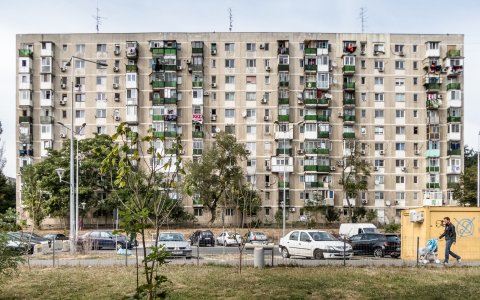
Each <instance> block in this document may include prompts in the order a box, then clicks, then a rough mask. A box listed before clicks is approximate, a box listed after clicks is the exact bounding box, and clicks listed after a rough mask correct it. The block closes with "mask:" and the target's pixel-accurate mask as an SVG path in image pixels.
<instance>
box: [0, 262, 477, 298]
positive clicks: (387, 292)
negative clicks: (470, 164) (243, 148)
mask: <svg viewBox="0 0 480 300" xmlns="http://www.w3.org/2000/svg"><path fill="white" fill-rule="evenodd" d="M164 273H165V275H167V277H168V278H169V280H170V281H171V282H170V285H169V286H170V296H169V297H170V299H250V300H251V299H372V298H373V299H478V291H479V288H478V283H479V282H480V268H468V267H461V268H457V267H450V268H443V267H432V268H407V267H356V268H353V267H334V266H325V267H316V268H300V267H297V268H295V267H285V268H282V267H277V268H274V269H262V270H258V269H253V268H244V269H243V271H242V274H238V271H237V269H236V268H234V267H221V266H201V267H196V266H173V265H172V266H166V267H165V268H164ZM140 278H141V277H140ZM134 288H135V269H134V268H132V267H129V268H124V267H108V268H97V267H96V268H78V267H77V268H55V269H53V268H32V269H30V270H28V269H27V268H22V269H20V272H19V273H18V276H16V277H14V278H12V279H9V280H8V282H7V283H5V284H3V285H2V286H0V299H121V298H123V297H124V296H127V295H131V294H132V293H133V291H134Z"/></svg>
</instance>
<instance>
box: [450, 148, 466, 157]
mask: <svg viewBox="0 0 480 300" xmlns="http://www.w3.org/2000/svg"><path fill="white" fill-rule="evenodd" d="M447 155H457V156H460V155H462V150H461V149H453V150H452V149H450V150H447Z"/></svg>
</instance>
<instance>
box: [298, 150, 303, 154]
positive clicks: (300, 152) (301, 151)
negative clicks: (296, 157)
mask: <svg viewBox="0 0 480 300" xmlns="http://www.w3.org/2000/svg"><path fill="white" fill-rule="evenodd" d="M297 154H305V150H303V149H298V150H297Z"/></svg>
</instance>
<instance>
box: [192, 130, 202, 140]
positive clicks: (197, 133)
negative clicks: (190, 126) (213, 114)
mask: <svg viewBox="0 0 480 300" xmlns="http://www.w3.org/2000/svg"><path fill="white" fill-rule="evenodd" d="M203 136H204V134H203V131H192V138H194V139H203Z"/></svg>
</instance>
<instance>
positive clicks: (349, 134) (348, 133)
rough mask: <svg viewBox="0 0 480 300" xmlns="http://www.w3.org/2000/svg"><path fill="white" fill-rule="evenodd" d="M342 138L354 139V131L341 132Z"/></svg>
mask: <svg viewBox="0 0 480 300" xmlns="http://www.w3.org/2000/svg"><path fill="white" fill-rule="evenodd" d="M343 138H344V139H354V138H355V132H344V133H343Z"/></svg>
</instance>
